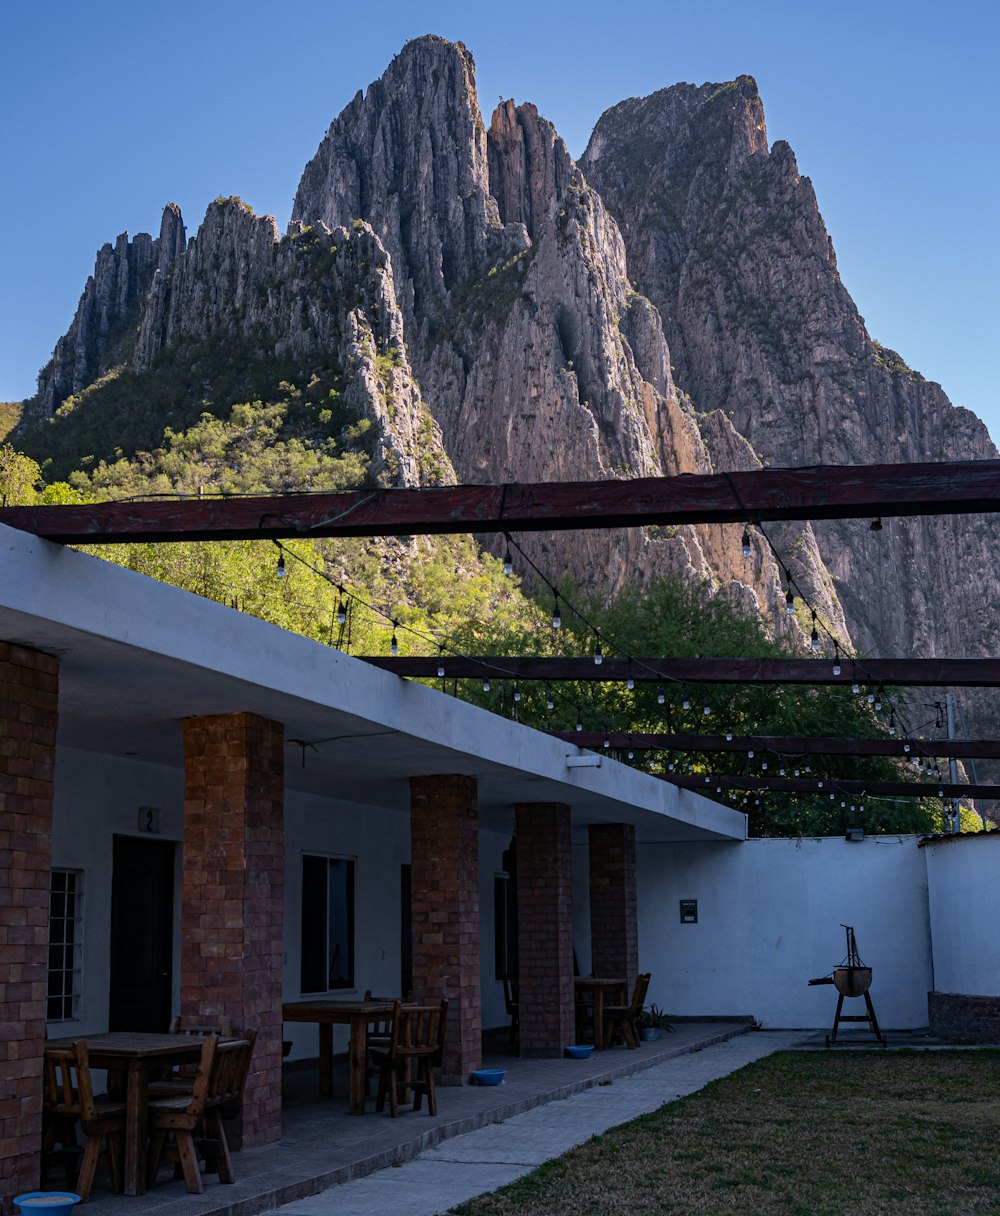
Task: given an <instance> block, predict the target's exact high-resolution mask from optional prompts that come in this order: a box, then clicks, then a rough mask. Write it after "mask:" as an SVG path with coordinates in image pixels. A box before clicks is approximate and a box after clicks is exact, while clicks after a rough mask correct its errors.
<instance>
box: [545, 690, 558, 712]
mask: <svg viewBox="0 0 1000 1216" xmlns="http://www.w3.org/2000/svg"><path fill="white" fill-rule="evenodd" d="M555 707H556V703H555V700H554V699H553V696H552V689H551V688H550V687H549V685H548V684H546V686H545V708H546V709H555Z"/></svg>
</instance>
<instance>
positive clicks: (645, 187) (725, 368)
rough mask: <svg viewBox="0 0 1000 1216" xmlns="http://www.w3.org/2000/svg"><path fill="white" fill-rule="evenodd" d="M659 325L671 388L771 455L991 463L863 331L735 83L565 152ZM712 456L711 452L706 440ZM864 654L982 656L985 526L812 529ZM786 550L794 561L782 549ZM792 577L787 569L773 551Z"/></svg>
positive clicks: (777, 154) (720, 460)
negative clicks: (614, 230)
mask: <svg viewBox="0 0 1000 1216" xmlns="http://www.w3.org/2000/svg"><path fill="white" fill-rule="evenodd" d="M581 164H582V167H583V169H584V172H585V173H586V174H587V178H588V180H589V181H590V182H591V184H592V185H593V186H594V187H595V188H596V189H597V190H599V191H600V193H601V196H602V198H603V199H604V201H605V203H606V204H607V206H608V207H609V209H610V211H611V213H612V214H613V215H614V216H615V218H616V220H617V221H618V223H619V225H620V227H621V230H622V233H623V236H624V240H625V244H626V247H627V249H628V266H629V273H630V275H631V276H632V278H633V280H634V281H635V282H636V284H637V286H638V288H639V289H640V290H641V291H643V292H644V293H646V294H647V295H648V296H649V297H650V299H651V300H652V301H653V303H654V304H655V305H656V307H657V309H658V310H659V313H660V315H661V317H662V319H663V325H664V329H665V332H666V336H667V339H668V341H669V343H670V349H671V354H672V357H673V361H674V366H675V375H676V378H677V381H678V383H679V384H680V385H681V386H682V387H683V388H684V389H685V390H686V391H687V392H688V393H690V394H691V396H692V398H693V399H694V400H695V401H696V402H697V403H698V404H699V406H700V407H701V408H704V409H710V408H714V409H717V410H721V411H724V412H725V413H726V414H727V415H728V416H729V417H730V418H731V419H732V422H733V424H734V425H735V428H736V430H737V431H738V432H740V433H741V434H742V435H745V436H746V438H747V439H748V440H749V442H750V444H751V445H752V447H753V449H754V451H755V452H756V453H757V454H758V455H759V456H760V457H761V458H763V459H765V460H767V461H769V462H770V463H772V464H776V465H805V464H820V463H823V464H869V463H873V462H876V461H920V460H939V459H941V460H943V459H965V460H968V459H977V458H995V457H996V454H997V453H996V450H995V448H994V447H993V445H992V443H991V442H990V440H989V436H988V434H987V432H986V428H985V427H984V426H983V425H982V423H981V422H979V420H978V419H977V418H976V417H975V416H974V415H973V414H971V413H970V412H969V411H967V410H963V409H956V408H955V407H953V406H952V405H951V403H950V402H949V401H948V399H947V397H946V396H945V394H944V393H943V392H942V390H941V388H940V387H939V386H938V385H936V384H931V383H928V382H927V381H925V380H924V379H923V378H922V377H921V376H920V375H919V374H917V373H916V372H913V371H911V370H910V369H909V368H907V367H906V366H905V365H904V364H903V362H902V360H901V359H900V358H899V356H898V355H896V354H895V353H894V352H893V351H890V350H887V349H885V348H883V347H881V346H879V345H878V344H877V343H875V342H873V341H872V340H871V339H870V337H869V335H868V333H867V331H866V329H865V326H864V322H863V320H862V318H861V317H860V316H859V314H858V312H857V309H856V308H855V306H854V303H853V301H852V300H851V297H850V296H849V294H848V293H847V290H846V289H845V287H844V285H843V284H842V283H841V281H840V277H839V275H838V273H837V264H836V258H835V255H834V251H833V247H832V244H831V242H830V238H829V236H828V235H827V232H826V229H825V227H824V224H823V220H822V217H821V216H820V213H819V209H818V206H817V203H816V197H815V194H814V192H813V189H812V186H811V184H810V182H809V179H808V178H806V177H803V176H801V175H800V174H799V171H798V167H797V165H796V161H795V157H794V155H793V154H792V151H791V149H790V148H789V147H788V145H787V144H785V143H781V142H778V143H775V144H774V146H773V147H770V148H769V146H768V142H767V131H766V127H765V123H764V113H763V108H762V105H761V101H760V98H759V96H758V93H757V88H756V85H755V84H754V82H753V80H752V79H751V78H750V77H740V78H739V79H738V80H736V81H734V82H731V83H729V84H724V85H703V86H701V87H694V86H692V85H676V86H674V87H672V88H669V89H664V90H662V91H661V92H658V93H655V94H653V95H652V96H650V97H646V98H642V99H635V98H633V99H631V100H629V101H624V102H622V103H621V104H620V105H618V106H615V107H614V108H612V109H611V110H609V111H608V112H607V113H606V114H605V115H603V117H602V118H601V119H600V121H599V122H598V124H597V127H596V128H595V130H594V133H593V136H592V138H591V140H590V144H589V146H588V148H587V151H586V153H585V154H584V157H583V158H582V161H581ZM706 442H707V443H708V446H709V448H710V450H711V451H712V454H713V458H714V459H715V461H716V463H717V465H718V466H719V467H727V465H728V461H729V459H730V457H729V455H727V447H726V445H725V444H720V442H719V439H718V437H714V438H713V437H711V436H707V437H706ZM816 532H817V537H818V539H819V547H820V552H821V553H822V555H823V560H824V562H825V564H826V567H827V568H828V569H829V570H830V572H831V573H832V574H833V576H834V578H835V581H836V587H837V592H838V594H839V596H840V598H841V600H842V602H843V604H844V608H845V611H846V614H847V618H848V621H849V623H850V626H851V631H852V633H853V635H854V637H855V639H856V641H857V642H858V644H859V645H860V647H861V648H862V650H865V651H868V652H869V653H871V652H875V653H879V652H881V653H883V654H897V653H900V654H908V653H917V652H919V653H921V654H924V655H933V654H940V655H963V654H981V653H984V652H985V651H986V650H987V649H989V647H990V646H991V642H990V639H991V638H992V637H995V636H996V633H997V630H998V628H1000V607H998V599H997V595H996V576H995V574H994V571H993V566H994V561H993V554H994V553H995V552H996V551H997V546H998V543H1000V528H998V525H997V524H996V522H995V521H993V520H988V519H983V518H969V517H957V518H955V519H950V520H949V519H937V520H935V519H930V520H892V521H886V525H885V530H884V531H882V532H874V533H873V532H871V531H870V529H869V528H868V526H867V524H865V523H864V522H863V521H861V522H844V523H836V522H835V523H829V524H823V525H817V527H816ZM792 558H794V559H795V560H797V558H796V555H795V554H794V553H793V554H792ZM790 564H791V565H792V568H793V571H795V572H796V573H797V570H796V567H795V564H794V562H793V561H792V560H791V559H790Z"/></svg>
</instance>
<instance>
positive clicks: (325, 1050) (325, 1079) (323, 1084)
mask: <svg viewBox="0 0 1000 1216" xmlns="http://www.w3.org/2000/svg"><path fill="white" fill-rule="evenodd" d="M392 1009H393V1002H392V1001H334V1000H315V1001H289V1002H287V1003H286V1004H284V1005H282V1007H281V1015H282V1017H283V1018H284V1020H285V1021H286V1022H315V1023H316V1024H317V1025H318V1026H319V1092H320V1096H321V1097H323V1098H332V1097H333V1028H334V1026H349V1027H350V1028H351V1033H350V1043H349V1046H348V1090H349V1108H348V1109H349V1110H350V1113H351V1114H352V1115H363V1114H364V1113H365V1057H366V1055H367V1054H368V1027H369V1026H370V1025H371V1023H372V1022H378V1021H381V1020H383V1019H385V1018H387V1017H388V1016H389V1015H390V1014H391V1013H392Z"/></svg>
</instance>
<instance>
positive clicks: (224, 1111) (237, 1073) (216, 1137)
mask: <svg viewBox="0 0 1000 1216" xmlns="http://www.w3.org/2000/svg"><path fill="white" fill-rule="evenodd" d="M256 1042H257V1031H256V1030H244V1031H243V1033H242V1034H241V1035H240V1037H239V1038H238V1039H236V1040H234V1041H233V1042H226V1043H220V1044H219V1045H218V1047H216V1049H215V1060H214V1063H213V1067H212V1075H211V1079H210V1080H209V1083H208V1096H207V1097H206V1099H205V1113H204V1115H203V1117H202V1121H203V1125H204V1139H203V1140H201V1141H200V1142H199V1144H198V1149H199V1151H200V1152H201V1154H202V1155H203V1156H204V1158H205V1172H206V1173H209V1174H218V1175H219V1181H220V1182H226V1183H232V1182H235V1181H236V1175H235V1174H234V1173H233V1162H232V1157H231V1156H230V1152H229V1141H228V1139H227V1137H226V1126H225V1122H224V1120H226V1119H235V1118H236V1117H237V1116H238V1115H239V1113H240V1111H241V1110H242V1109H243V1094H244V1091H245V1089H246V1083H247V1077H248V1076H249V1074H250V1062H251V1059H252V1057H253V1049H254V1046H255V1044H256Z"/></svg>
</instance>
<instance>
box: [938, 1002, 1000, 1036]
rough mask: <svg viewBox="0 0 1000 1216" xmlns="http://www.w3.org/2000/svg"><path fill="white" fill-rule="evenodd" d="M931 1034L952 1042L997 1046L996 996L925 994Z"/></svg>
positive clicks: (999, 1025)
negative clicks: (993, 1044)
mask: <svg viewBox="0 0 1000 1216" xmlns="http://www.w3.org/2000/svg"><path fill="white" fill-rule="evenodd" d="M927 1015H928V1025H929V1027H930V1032H931V1034H933V1035H935V1036H936V1037H937V1038H939V1039H945V1040H946V1041H948V1042H952V1043H1000V996H965V995H963V994H961V993H957V992H928V994H927Z"/></svg>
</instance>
